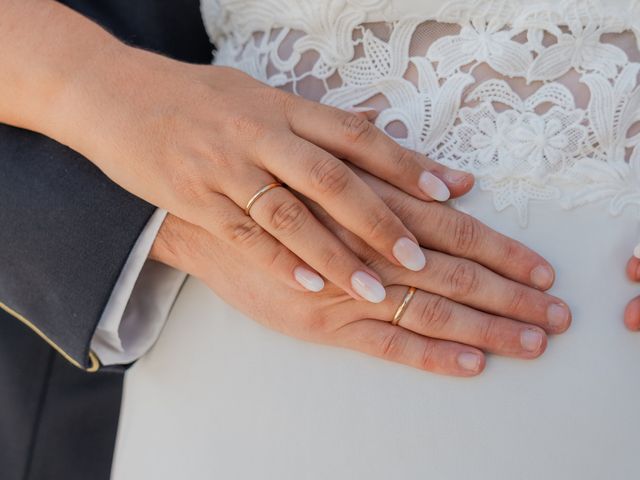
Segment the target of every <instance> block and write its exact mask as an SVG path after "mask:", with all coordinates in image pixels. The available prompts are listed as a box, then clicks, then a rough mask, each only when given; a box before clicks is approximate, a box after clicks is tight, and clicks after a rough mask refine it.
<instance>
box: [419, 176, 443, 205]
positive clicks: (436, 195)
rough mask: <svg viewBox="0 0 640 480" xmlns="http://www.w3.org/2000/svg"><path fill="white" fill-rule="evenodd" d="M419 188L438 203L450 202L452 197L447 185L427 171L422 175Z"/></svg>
mask: <svg viewBox="0 0 640 480" xmlns="http://www.w3.org/2000/svg"><path fill="white" fill-rule="evenodd" d="M418 186H419V187H420V190H422V191H423V192H424V193H425V194H427V195H428V196H430V197H431V198H433V199H434V200H437V201H438V202H444V201H446V200H449V197H450V196H451V193H450V192H449V188H447V185H446V184H445V183H444V182H443V181H442V180H440V179H439V178H438V177H436V176H435V175H434V174H433V173H431V172H427V171H426V170H425V171H424V172H422V173H421V174H420V179H419V180H418Z"/></svg>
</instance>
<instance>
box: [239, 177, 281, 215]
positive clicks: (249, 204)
mask: <svg viewBox="0 0 640 480" xmlns="http://www.w3.org/2000/svg"><path fill="white" fill-rule="evenodd" d="M281 186H282V184H281V183H280V182H273V183H270V184H269V185H265V186H264V187H262V188H261V189H260V190H258V191H257V192H256V193H254V194H253V197H251V198H250V199H249V201H248V202H247V206H246V207H244V213H245V214H246V215H248V216H251V207H253V204H254V203H256V202H257V201H258V199H259V198H260V197H261V196H263V195H264V194H265V193H267V192H268V191H269V190H273V189H274V188H277V187H281Z"/></svg>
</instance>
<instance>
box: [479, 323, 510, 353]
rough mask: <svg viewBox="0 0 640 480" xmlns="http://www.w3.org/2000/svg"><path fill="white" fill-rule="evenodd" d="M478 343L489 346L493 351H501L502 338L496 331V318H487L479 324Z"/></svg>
mask: <svg viewBox="0 0 640 480" xmlns="http://www.w3.org/2000/svg"><path fill="white" fill-rule="evenodd" d="M478 342H479V343H480V344H481V345H483V346H491V347H492V348H493V349H494V350H499V349H501V347H502V345H503V344H504V338H503V336H502V335H500V332H499V331H498V324H497V319H496V317H490V316H488V317H487V318H486V319H484V320H483V321H482V322H481V323H480V326H479V332H478Z"/></svg>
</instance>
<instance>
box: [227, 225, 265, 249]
mask: <svg viewBox="0 0 640 480" xmlns="http://www.w3.org/2000/svg"><path fill="white" fill-rule="evenodd" d="M225 233H226V235H227V238H228V239H229V240H230V241H231V242H232V243H234V244H238V245H241V246H243V248H250V247H252V246H254V245H255V244H256V243H258V242H259V241H260V240H261V239H262V235H263V234H264V230H263V229H262V227H260V225H258V224H257V223H256V222H254V221H253V220H252V219H250V218H247V219H246V220H243V221H241V222H235V223H230V224H227V225H226V232H225Z"/></svg>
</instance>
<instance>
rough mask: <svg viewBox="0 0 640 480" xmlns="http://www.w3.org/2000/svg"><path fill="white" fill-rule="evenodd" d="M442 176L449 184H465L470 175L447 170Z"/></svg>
mask: <svg viewBox="0 0 640 480" xmlns="http://www.w3.org/2000/svg"><path fill="white" fill-rule="evenodd" d="M443 176H444V179H445V180H446V181H447V182H449V183H465V182H467V180H468V178H469V177H470V176H471V175H470V174H469V173H467V172H463V171H460V170H447V171H446V172H444V175H443Z"/></svg>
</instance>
